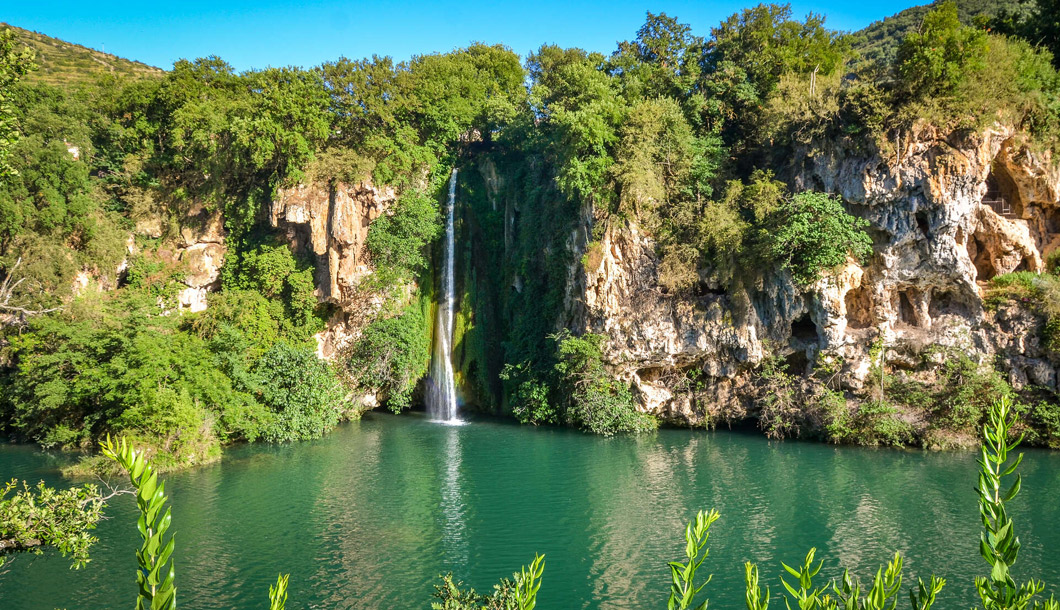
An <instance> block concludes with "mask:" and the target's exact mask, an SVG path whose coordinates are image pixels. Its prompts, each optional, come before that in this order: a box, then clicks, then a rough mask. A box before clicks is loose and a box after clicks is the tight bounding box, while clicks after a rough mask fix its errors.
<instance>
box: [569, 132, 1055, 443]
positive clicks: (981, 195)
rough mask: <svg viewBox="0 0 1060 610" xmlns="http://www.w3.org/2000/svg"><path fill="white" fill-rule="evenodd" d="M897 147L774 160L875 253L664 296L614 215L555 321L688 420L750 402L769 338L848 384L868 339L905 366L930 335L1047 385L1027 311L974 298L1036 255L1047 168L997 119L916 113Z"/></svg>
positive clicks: (582, 239)
mask: <svg viewBox="0 0 1060 610" xmlns="http://www.w3.org/2000/svg"><path fill="white" fill-rule="evenodd" d="M897 149H898V150H897V152H889V153H886V154H885V153H882V152H878V153H876V154H874V155H870V156H867V155H864V154H858V153H856V152H853V151H848V150H844V149H843V148H842V147H841V146H836V147H835V148H833V149H831V150H827V151H824V152H822V151H820V150H819V149H818V150H816V151H813V152H809V151H806V152H804V153H802V154H801V155H797V157H796V160H795V161H794V164H793V167H794V169H793V170H792V171H791V173H790V175H789V176H788V178H789V182H790V183H791V184H792V185H793V186H794V189H795V190H808V189H813V190H819V191H825V192H829V193H833V194H837V195H840V196H842V197H843V199H844V200H845V201H846V202H847V203H848V209H849V211H850V212H851V213H853V214H855V215H858V216H860V217H862V218H865V219H866V220H868V221H869V223H870V234H871V235H872V236H873V238H874V241H875V254H874V255H873V256H872V257H871V259H870V260H869V261H867V262H866V263H865V264H864V265H862V264H860V263H859V262H858V261H853V260H851V261H848V263H847V264H846V265H844V266H843V267H841V268H839V269H837V270H833V271H832V272H830V273H828V274H826V276H825V277H823V278H822V279H821V280H819V281H818V282H817V283H816V284H814V285H812V286H809V287H806V288H800V287H798V286H797V285H796V284H794V282H793V281H792V280H791V278H790V277H788V276H787V275H786V274H782V273H779V272H776V271H772V270H763V272H762V275H761V277H760V283H759V285H757V286H752V287H750V290H748V291H747V292H746V293H743V292H742V291H740V292H736V293H732V294H730V293H728V292H726V291H724V290H722V289H720V288H714V287H712V286H711V285H710V282H709V280H705V281H703V282H701V283H700V286H699V287H698V288H697V289H696V292H695V294H693V295H682V296H674V295H669V294H666V293H665V291H664V290H663V289H662V288H661V287H660V285H659V281H658V274H659V269H658V268H659V259H658V257H657V255H656V248H655V244H654V242H653V240H652V239H651V237H650V236H647V235H645V234H643V232H642V231H641V230H640V228H639V227H637V226H636V225H635V224H633V223H631V222H627V223H626V224H625V225H623V226H619V227H615V226H613V227H612V228H611V229H610V230H608V231H607V232H606V233H605V234H604V236H603V237H602V239H601V240H600V241H599V242H597V244H594V245H593V246H592V249H590V251H589V252H588V256H586V257H585V260H586V261H587V264H586V265H585V268H584V269H581V268H579V267H580V265H578V266H575V267H572V271H571V274H570V280H569V282H568V286H567V289H568V299H567V301H568V307H567V309H568V316H569V319H568V320H566V321H565V323H566V324H567V325H569V326H571V327H573V328H575V329H579V330H583V329H584V330H592V331H594V332H602V333H606V334H607V335H608V336H609V337H610V343H609V345H608V348H607V357H608V359H609V361H610V365H611V366H612V368H613V370H614V371H615V372H616V373H617V374H618V375H619V376H620V377H622V378H625V379H628V380H629V381H631V382H632V383H633V384H634V385H635V386H636V388H637V389H638V390H639V394H640V398H641V407H642V408H643V409H644V410H645V411H650V412H653V413H656V414H658V415H660V416H662V417H664V418H669V419H674V420H678V421H681V422H685V423H691V424H695V423H697V422H699V421H701V420H702V419H703V418H704V417H706V416H710V415H718V414H719V413H721V414H724V415H725V416H728V417H742V416H744V415H745V414H746V413H747V411H748V410H749V409H753V408H754V406H753V405H754V400H755V392H756V389H755V381H754V380H755V378H756V376H755V375H752V374H751V371H752V370H753V369H754V368H755V367H757V366H758V365H759V364H760V363H761V362H762V359H763V358H764V357H765V356H766V355H767V354H770V353H774V354H779V355H780V356H782V357H784V358H785V359H786V360H787V362H788V365H789V371H788V372H789V373H795V374H802V373H808V372H809V371H810V367H811V366H812V363H814V362H817V364H818V366H820V365H821V363H822V362H824V363H829V362H831V363H834V365H835V367H836V370H835V374H834V376H835V379H836V383H835V384H833V387H842V388H843V389H845V390H847V391H848V392H852V393H854V394H855V395H857V394H858V393H859V392H861V391H863V390H864V389H865V384H866V380H867V377H868V374H869V371H870V368H871V365H872V362H871V360H870V348H871V346H872V345H873V343H875V342H877V341H879V340H882V341H883V344H884V347H885V352H884V357H885V358H886V359H887V362H888V363H890V364H893V365H894V366H905V365H907V366H910V367H912V366H916V365H917V364H918V363H920V362H922V359H923V358H924V357H925V356H924V354H925V348H926V346H930V345H938V346H943V347H949V348H953V349H957V350H960V351H962V352H964V353H967V354H969V355H971V356H972V357H974V358H975V359H977V360H979V361H980V362H986V361H988V360H989V361H993V360H992V359H993V358H994V357H995V355H999V356H1000V357H1001V362H1002V368H1003V370H1004V372H1006V373H1007V374H1008V375H1009V378H1010V380H1011V381H1012V382H1013V383H1014V384H1015V385H1017V386H1019V385H1021V384H1023V385H1025V384H1028V383H1031V384H1039V385H1044V386H1047V387H1056V383H1057V370H1056V369H1055V366H1054V365H1053V364H1052V363H1050V362H1049V361H1048V360H1047V359H1046V358H1045V355H1044V354H1043V353H1042V351H1041V350H1040V349H1039V348H1038V347H1037V345H1036V341H1037V340H1036V338H1033V337H1032V336H1033V335H1034V333H1033V332H1031V331H1032V330H1033V328H1034V324H1035V320H1034V319H1033V318H1034V317H1033V315H1030V314H1029V313H1028V312H1026V311H1024V310H1020V311H1016V309H1019V308H1015V309H1013V308H1002V310H1001V311H998V312H996V313H995V312H990V311H987V310H986V309H985V308H984V306H983V301H982V289H983V287H984V286H985V282H986V281H988V280H989V279H990V278H992V277H994V276H995V275H999V274H1002V273H1008V272H1012V271H1016V270H1027V271H1039V270H1042V269H1043V268H1044V262H1043V261H1044V258H1045V257H1046V256H1047V255H1048V254H1050V253H1051V252H1052V251H1053V250H1056V249H1057V248H1058V247H1060V172H1058V171H1057V170H1056V169H1055V168H1053V165H1052V163H1051V162H1050V160H1049V159H1048V158H1041V157H1037V156H1035V155H1033V154H1031V153H1029V152H1027V151H1026V149H1025V148H1023V147H1022V146H1020V145H1019V144H1018V134H1016V133H1015V132H1014V131H1012V130H1008V129H1003V128H997V129H992V130H987V131H985V132H983V133H979V134H974V135H972V136H958V135H954V134H942V133H940V132H938V131H936V130H934V129H932V128H930V127H926V128H921V130H920V131H919V132H917V133H914V134H913V135H912V137H907V138H906V139H905V141H903V142H901V145H900V146H898V147H897ZM988 191H990V193H989V197H987V195H988ZM984 199H986V201H984ZM1001 199H1003V200H1004V201H1005V205H1001V204H999V203H997V201H998V200H1001ZM991 202H993V203H991ZM588 226H589V223H586V227H588ZM588 243H589V231H588V229H587V228H586V229H584V230H582V231H581V232H580V234H578V235H574V236H572V238H571V240H570V243H569V245H570V247H571V248H572V250H573V251H574V252H576V253H578V254H580V253H581V252H582V251H585V249H586V248H587V247H588ZM597 249H598V250H597ZM1020 312H1022V313H1020Z"/></svg>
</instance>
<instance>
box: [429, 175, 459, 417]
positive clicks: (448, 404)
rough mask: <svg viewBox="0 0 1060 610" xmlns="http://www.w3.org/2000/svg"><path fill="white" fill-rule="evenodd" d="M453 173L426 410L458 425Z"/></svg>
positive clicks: (446, 219) (454, 185) (443, 243)
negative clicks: (454, 332) (454, 313)
mask: <svg viewBox="0 0 1060 610" xmlns="http://www.w3.org/2000/svg"><path fill="white" fill-rule="evenodd" d="M456 174H457V169H456V168H455V167H454V168H453V173H452V175H451V176H450V177H449V201H448V203H447V204H446V208H445V240H444V241H443V242H442V260H443V265H442V281H441V287H440V292H439V299H438V308H437V313H436V315H435V327H434V354H433V357H432V358H431V384H430V385H429V386H428V389H427V409H428V411H429V412H430V414H431V418H432V419H435V420H439V421H444V422H450V423H452V422H457V421H458V420H457V417H456V381H455V380H454V378H453V359H452V358H453V349H452V344H453V291H454V288H453V283H454V282H453V264H454V263H453V257H454V250H455V249H456V246H455V240H456V238H455V236H454V233H455V231H454V229H453V214H454V208H455V207H456V206H455V204H456Z"/></svg>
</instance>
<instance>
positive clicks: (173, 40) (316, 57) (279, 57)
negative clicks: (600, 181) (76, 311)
mask: <svg viewBox="0 0 1060 610" xmlns="http://www.w3.org/2000/svg"><path fill="white" fill-rule="evenodd" d="M752 3H753V2H751V1H745V2H730V1H728V0H726V1H723V2H703V1H700V2H682V1H665V2H657V1H655V0H640V1H627V0H614V1H612V2H594V3H588V2H572V1H569V0H568V1H563V0H538V1H536V2H525V1H524V2H515V3H491V2H481V1H476V0H465V1H463V2H453V1H451V0H442V1H438V2H410V1H387V0H372V1H364V2H338V1H334V0H331V1H323V0H307V1H303V2H301V3H298V4H295V3H284V2H276V1H274V0H258V1H256V2H249V1H239V2H223V1H220V0H216V1H213V2H209V1H203V0H187V1H184V2H153V1H152V0H146V1H144V0H141V1H140V2H93V1H91V0H81V1H79V2H53V1H49V0H38V1H37V2H14V1H13V0H11V1H4V2H3V3H2V4H4V5H6V6H4V8H0V21H5V22H8V23H11V24H12V25H16V26H19V27H22V28H26V29H30V30H36V31H39V32H43V33H45V34H48V35H49V36H55V37H57V38H62V39H64V40H68V41H71V42H76V43H78V44H82V45H85V46H87V47H92V48H95V49H99V48H101V47H105V50H106V51H107V52H108V53H114V54H117V55H120V56H122V57H127V58H129V59H136V60H139V61H143V62H145V63H148V64H152V65H156V66H159V67H162V68H169V67H170V66H171V65H172V64H173V62H174V61H175V60H177V59H180V58H195V57H203V56H206V55H219V56H221V57H222V58H223V59H225V60H226V61H228V62H229V63H231V64H232V65H233V66H235V67H236V68H237V69H239V70H246V69H250V68H264V67H267V66H286V65H299V66H313V65H318V64H320V63H321V62H324V61H328V60H332V59H335V58H337V57H339V56H341V55H345V56H347V57H351V58H361V57H366V56H370V55H372V54H378V55H390V56H392V57H394V58H395V59H398V60H401V59H407V58H409V57H411V56H412V55H416V54H423V53H431V52H435V51H448V50H451V49H454V48H457V47H462V46H466V45H467V44H468V43H471V42H475V41H481V42H487V43H502V44H506V45H508V46H509V47H511V48H512V49H513V50H514V51H516V52H517V53H519V54H520V55H525V54H526V53H528V52H530V51H532V50H534V49H536V48H538V47H539V46H540V45H541V44H543V43H555V44H559V45H561V46H577V47H582V48H585V49H589V50H592V51H602V52H610V51H612V50H613V49H614V46H615V43H616V42H617V41H619V40H625V39H630V38H633V36H634V35H635V33H636V31H637V28H638V27H640V25H641V24H642V23H643V22H644V15H645V12H646V11H649V10H650V11H653V12H666V13H667V14H669V15H671V16H677V17H678V18H679V19H680V20H681V21H683V22H684V23H688V24H690V25H692V27H693V30H694V31H695V32H696V33H697V34H700V35H707V34H709V32H710V28H711V27H712V26H714V25H716V24H717V23H718V22H719V21H720V20H721V19H723V18H724V17H726V16H728V15H730V14H732V13H733V12H735V11H737V10H738V9H740V8H743V7H745V6H749V5H750V4H752ZM918 3H926V2H924V1H921V2H918V1H917V0H897V1H896V0H879V1H876V2H864V1H863V2H851V1H849V0H847V1H842V0H819V1H817V2H793V3H792V9H793V11H794V13H795V15H797V16H799V17H800V18H801V17H803V16H805V14H806V13H807V12H808V11H814V12H818V13H824V14H825V15H827V16H828V23H829V25H830V26H831V27H833V28H838V29H844V30H856V29H860V28H862V27H864V26H866V25H868V24H869V23H871V22H873V21H876V20H878V19H882V18H883V17H886V16H888V15H891V14H894V13H896V12H898V11H900V10H902V9H903V8H906V7H908V6H912V5H914V4H918Z"/></svg>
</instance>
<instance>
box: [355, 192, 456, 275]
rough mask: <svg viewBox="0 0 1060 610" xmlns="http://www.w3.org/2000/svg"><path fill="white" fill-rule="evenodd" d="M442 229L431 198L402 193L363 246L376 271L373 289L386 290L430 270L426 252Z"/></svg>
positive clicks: (422, 194)
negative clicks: (426, 248) (427, 267)
mask: <svg viewBox="0 0 1060 610" xmlns="http://www.w3.org/2000/svg"><path fill="white" fill-rule="evenodd" d="M441 229H442V225H441V217H440V216H439V213H438V205H437V203H436V202H435V201H434V199H433V198H432V197H431V196H430V195H428V194H426V193H424V192H421V191H417V190H408V191H406V192H405V193H403V194H402V195H401V198H400V199H398V201H397V203H396V204H395V205H394V207H393V209H392V210H390V211H389V212H388V213H386V214H383V215H382V216H380V217H379V218H376V219H375V220H374V221H373V222H372V224H371V225H369V227H368V237H367V238H366V239H365V242H364V245H365V247H366V248H367V249H368V253H369V255H370V256H371V260H372V265H373V266H374V268H375V274H374V276H373V278H372V280H371V281H372V283H373V287H374V288H377V289H386V288H388V287H391V286H393V285H395V284H397V283H400V282H405V281H408V280H410V279H412V276H413V275H414V274H415V273H418V272H419V271H422V270H423V269H424V268H425V267H426V266H427V259H426V257H425V256H424V248H425V247H426V245H427V244H428V243H430V242H431V240H433V239H434V238H435V237H437V236H438V234H439V233H440V232H441Z"/></svg>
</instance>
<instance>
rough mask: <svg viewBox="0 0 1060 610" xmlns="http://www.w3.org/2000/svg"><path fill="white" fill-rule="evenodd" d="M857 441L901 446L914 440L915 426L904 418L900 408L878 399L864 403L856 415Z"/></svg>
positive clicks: (862, 443) (863, 443) (866, 443)
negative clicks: (901, 415) (900, 413)
mask: <svg viewBox="0 0 1060 610" xmlns="http://www.w3.org/2000/svg"><path fill="white" fill-rule="evenodd" d="M854 429H855V435H856V438H857V443H858V444H861V445H891V446H894V447H901V446H904V445H908V444H909V443H911V442H912V441H913V438H914V431H913V426H912V424H910V423H909V422H906V421H904V420H902V418H901V417H900V415H899V412H898V409H896V408H895V407H894V406H893V405H891V404H889V403H887V402H884V401H878V400H871V401H868V402H865V403H863V404H862V405H861V406H860V407H859V408H858V411H857V414H856V415H855V416H854Z"/></svg>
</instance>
